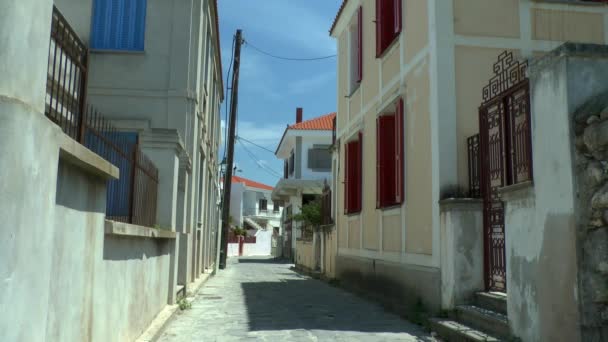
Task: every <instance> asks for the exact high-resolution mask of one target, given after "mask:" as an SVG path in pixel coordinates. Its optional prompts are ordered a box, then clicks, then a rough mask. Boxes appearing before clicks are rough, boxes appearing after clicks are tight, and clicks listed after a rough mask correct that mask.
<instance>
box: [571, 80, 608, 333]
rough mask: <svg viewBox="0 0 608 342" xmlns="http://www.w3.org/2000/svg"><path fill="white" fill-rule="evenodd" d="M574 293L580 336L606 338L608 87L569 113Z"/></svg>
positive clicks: (607, 301)
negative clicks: (573, 186)
mask: <svg viewBox="0 0 608 342" xmlns="http://www.w3.org/2000/svg"><path fill="white" fill-rule="evenodd" d="M572 124H573V127H574V131H575V134H576V138H575V139H576V140H575V145H576V149H575V162H576V165H575V174H576V179H577V186H578V201H577V202H578V203H577V204H578V209H579V210H578V211H577V217H576V228H577V233H578V237H579V253H580V259H579V287H580V288H579V293H580V308H581V309H580V310H581V326H582V329H583V331H582V333H583V337H584V340H585V341H587V340H589V341H599V340H603V341H605V340H606V339H608V92H606V93H602V94H600V95H597V96H596V97H594V98H592V99H591V100H589V101H588V102H587V103H585V104H584V105H582V106H581V107H580V108H579V109H578V110H577V111H576V113H575V114H574V117H573V123H572Z"/></svg>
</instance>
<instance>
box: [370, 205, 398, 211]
mask: <svg viewBox="0 0 608 342" xmlns="http://www.w3.org/2000/svg"><path fill="white" fill-rule="evenodd" d="M402 204H403V203H393V204H386V205H384V206H379V207H376V209H378V210H382V211H388V210H393V209H397V208H401V205H402Z"/></svg>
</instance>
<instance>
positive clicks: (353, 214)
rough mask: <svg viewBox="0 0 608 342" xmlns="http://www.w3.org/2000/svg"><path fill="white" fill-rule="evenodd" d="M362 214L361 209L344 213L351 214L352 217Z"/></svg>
mask: <svg viewBox="0 0 608 342" xmlns="http://www.w3.org/2000/svg"><path fill="white" fill-rule="evenodd" d="M360 214H361V210H360V211H353V212H350V213H344V215H346V216H351V217H352V216H359V215H360Z"/></svg>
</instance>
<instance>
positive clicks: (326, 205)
mask: <svg viewBox="0 0 608 342" xmlns="http://www.w3.org/2000/svg"><path fill="white" fill-rule="evenodd" d="M333 223H334V220H333V218H332V215H331V189H330V187H329V185H327V184H325V187H324V188H323V193H322V194H321V225H323V226H326V225H331V224H333Z"/></svg>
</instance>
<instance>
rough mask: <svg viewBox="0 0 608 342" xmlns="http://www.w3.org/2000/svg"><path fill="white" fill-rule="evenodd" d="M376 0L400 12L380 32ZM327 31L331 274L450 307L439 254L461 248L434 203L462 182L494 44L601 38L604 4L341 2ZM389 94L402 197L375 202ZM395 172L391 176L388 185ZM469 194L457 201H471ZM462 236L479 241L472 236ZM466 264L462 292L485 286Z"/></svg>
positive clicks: (388, 294)
mask: <svg viewBox="0 0 608 342" xmlns="http://www.w3.org/2000/svg"><path fill="white" fill-rule="evenodd" d="M377 3H380V4H381V6H389V7H391V9H390V10H389V11H400V12H401V13H400V14H399V15H395V17H394V18H393V19H392V21H391V22H390V23H389V24H388V26H386V27H388V28H387V29H388V30H389V31H390V32H389V33H385V36H386V37H388V38H383V39H381V40H380V42H377V39H376V27H385V26H383V25H386V23H384V24H382V23H381V21H380V20H379V19H378V17H377V16H376V6H377ZM359 28H361V30H359ZM385 29H386V28H385ZM330 34H331V36H332V37H334V38H335V39H336V42H337V45H338V85H337V87H338V91H337V94H338V96H337V101H338V112H337V139H338V144H339V145H338V146H339V148H338V149H337V150H336V153H334V170H333V171H334V173H337V177H335V178H334V179H335V182H334V186H333V187H334V194H335V203H336V205H335V210H336V225H337V231H338V242H337V245H338V255H337V258H336V269H337V277H338V278H341V279H343V280H351V281H349V283H356V284H357V286H358V287H361V288H364V289H365V290H367V291H369V292H372V293H375V294H376V295H377V296H379V297H382V299H384V300H385V301H387V302H390V303H391V304H393V305H394V306H396V307H398V308H401V307H402V306H403V309H404V310H406V311H407V310H408V308H409V309H411V307H412V304H414V303H416V302H417V301H418V300H421V302H422V304H423V305H424V306H425V307H426V308H427V309H428V310H430V311H431V312H436V311H437V310H439V309H440V308H443V309H451V308H453V307H454V305H455V304H458V302H459V301H460V298H459V295H458V293H459V291H461V290H462V289H460V290H459V289H456V290H455V288H458V287H459V286H460V285H459V280H455V281H450V279H452V280H453V279H454V278H458V277H457V276H454V273H455V272H454V269H453V268H454V260H452V259H451V258H449V257H448V256H450V255H458V253H460V254H462V253H464V252H466V251H463V249H466V248H468V247H466V246H461V245H450V244H451V243H453V241H454V239H453V238H452V237H450V232H446V230H445V226H446V225H447V224H448V223H449V222H447V221H446V220H447V219H446V216H445V215H444V208H442V204H440V202H441V200H442V199H443V198H444V197H445V195H446V193H447V190H448V189H453V188H455V187H462V188H468V186H469V184H468V183H469V181H468V172H469V170H468V150H467V138H468V137H470V136H472V135H474V134H476V133H478V132H479V120H478V115H479V114H478V108H479V106H480V105H481V103H482V88H483V87H484V86H486V85H487V84H488V83H489V80H490V78H491V77H492V76H493V65H494V63H496V61H497V60H498V56H499V55H500V54H501V53H502V52H503V51H505V50H508V51H511V52H513V53H514V54H515V56H518V57H523V58H534V57H538V56H541V55H543V54H544V53H546V52H548V51H550V50H553V49H555V48H556V47H558V46H559V45H561V44H562V43H563V42H565V41H572V42H585V43H597V44H606V43H608V7H606V6H605V5H604V4H601V3H598V2H596V3H594V2H588V1H549V0H547V1H542V0H537V1H532V0H398V1H397V2H393V0H380V1H379V2H375V1H362V0H345V1H343V4H342V6H341V8H340V10H339V12H338V14H337V16H336V19H335V22H334V24H333V26H332V28H331V30H330ZM383 40H384V41H383ZM387 40H388V41H387ZM359 51H361V57H360V58H359V56H358V54H359ZM359 61H360V63H359ZM359 65H361V66H360V67H359ZM400 100H402V102H403V125H402V126H401V127H402V128H401V129H402V131H403V144H402V145H401V147H402V148H403V154H402V156H403V158H402V159H403V160H402V163H401V164H400V165H397V172H399V171H400V169H402V170H403V178H402V181H403V185H402V186H403V196H402V198H399V197H397V200H395V201H389V202H388V204H386V205H384V204H382V203H381V201H379V200H378V198H377V197H378V196H377V191H378V184H379V183H378V180H377V172H378V171H377V170H378V168H377V167H378V166H377V151H379V150H380V149H378V146H377V137H376V135H377V128H378V127H377V126H378V124H377V120H378V117H380V116H385V114H389V116H390V115H394V113H399V110H398V105H399V102H400ZM391 122H395V121H391ZM397 122H398V120H397ZM356 141H359V142H360V144H361V156H362V157H361V159H362V162H361V163H360V164H361V165H362V166H361V190H360V194H361V204H360V210H357V208H355V209H354V210H353V209H352V206H351V207H350V208H349V204H348V203H347V204H346V206H345V203H344V202H345V198H347V197H348V196H345V190H346V186H345V185H343V183H344V182H347V183H348V180H347V179H345V178H348V175H345V173H348V172H351V171H349V167H348V166H347V164H346V156H345V154H346V153H345V148H346V146H347V144H348V143H352V142H356ZM397 145H398V144H397ZM397 148H399V146H397ZM396 156H397V158H396V160H399V158H398V156H399V154H398V153H396ZM397 164H399V162H398V161H397ZM353 175H354V176H357V173H356V172H354V174H350V177H351V178H352V177H353ZM345 176H346V177H345ZM382 176H383V177H380V178H386V174H384V173H383V174H382ZM396 179H397V180H396V181H395V183H392V184H394V185H395V186H396V187H399V178H398V177H397V178H396ZM351 190H352V189H351ZM398 192H399V191H398V190H397V193H398ZM355 200H356V199H355ZM473 202H475V201H473V200H472V201H471V202H470V203H469V204H465V206H468V207H467V208H473V207H475V206H478V207H479V208H480V207H481V206H480V205H479V204H474V203H473ZM475 208H477V207H475ZM346 209H350V213H348V214H347V213H345V212H346ZM465 211H467V212H468V213H469V214H470V221H471V222H472V225H475V226H479V225H481V216H480V215H481V211H480V210H478V209H471V210H469V209H465ZM476 229H477V230H475V232H478V231H479V232H481V230H480V228H479V229H478V228H476ZM473 239H479V241H476V242H475V244H477V245H479V244H480V243H481V242H480V241H481V239H482V237H481V236H477V235H475V234H474V236H473ZM455 251H456V252H455ZM475 251H476V252H478V251H477V250H475ZM454 253H455V254H454ZM480 258H482V259H483V255H480V254H474V255H473V257H472V258H471V259H472V260H473V261H470V260H469V264H468V265H467V267H468V268H471V267H473V268H480V269H479V272H481V273H482V272H483V270H482V268H483V260H478V259H480ZM508 267H509V266H508V261H507V268H508ZM473 273H475V274H471V277H469V278H468V279H466V280H462V282H465V283H466V286H465V287H467V288H468V290H470V291H469V292H470V293H469V295H472V294H473V293H474V292H475V291H481V290H484V288H483V280H484V279H483V278H480V277H483V273H482V274H481V275H480V274H478V272H473ZM464 292H466V291H464ZM464 292H463V293H462V295H464ZM507 292H508V291H507ZM514 333H517V331H515V332H514Z"/></svg>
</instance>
